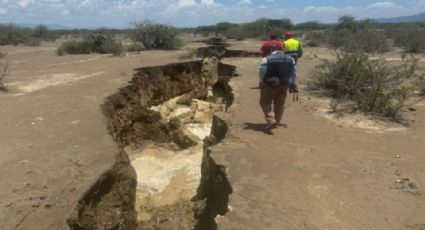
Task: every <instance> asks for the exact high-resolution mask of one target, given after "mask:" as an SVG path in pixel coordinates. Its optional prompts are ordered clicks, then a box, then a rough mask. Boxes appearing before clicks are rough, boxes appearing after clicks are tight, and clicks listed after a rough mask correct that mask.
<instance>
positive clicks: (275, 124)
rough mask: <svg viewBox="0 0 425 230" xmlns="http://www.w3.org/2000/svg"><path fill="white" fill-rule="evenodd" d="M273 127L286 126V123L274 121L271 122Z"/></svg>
mask: <svg viewBox="0 0 425 230" xmlns="http://www.w3.org/2000/svg"><path fill="white" fill-rule="evenodd" d="M273 127H274V128H279V127H284V128H286V127H287V126H286V124H283V123H280V122H276V123H274V124H273Z"/></svg>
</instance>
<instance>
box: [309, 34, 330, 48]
mask: <svg viewBox="0 0 425 230" xmlns="http://www.w3.org/2000/svg"><path fill="white" fill-rule="evenodd" d="M327 38H328V37H327V32H326V31H310V32H307V33H306V34H305V36H304V40H305V44H306V46H310V47H318V46H322V45H326V44H327Z"/></svg>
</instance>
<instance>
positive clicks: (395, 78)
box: [308, 53, 418, 121]
mask: <svg viewBox="0 0 425 230" xmlns="http://www.w3.org/2000/svg"><path fill="white" fill-rule="evenodd" d="M417 68H418V67H417V61H416V60H414V59H403V63H402V64H400V65H397V66H394V65H390V64H389V63H388V62H386V61H384V60H371V59H370V58H369V56H368V55H367V54H364V53H343V54H342V55H341V54H337V59H336V60H326V61H323V63H322V64H320V65H319V66H317V67H316V68H315V70H314V72H313V79H312V80H311V81H310V82H309V83H308V88H309V89H311V90H313V91H315V92H320V93H323V94H325V95H328V96H331V97H332V99H333V100H332V103H331V104H332V106H333V109H334V110H337V109H338V107H341V106H342V108H344V109H350V110H353V111H356V110H359V111H362V112H366V113H371V114H376V115H380V116H383V117H387V118H390V119H392V120H394V121H401V120H402V109H403V107H404V105H405V102H406V99H407V98H408V96H409V95H410V93H411V92H412V91H413V87H412V86H411V82H412V81H413V80H414V79H417V77H418V75H417Z"/></svg>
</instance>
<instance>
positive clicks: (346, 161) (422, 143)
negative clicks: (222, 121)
mask: <svg viewBox="0 0 425 230" xmlns="http://www.w3.org/2000/svg"><path fill="white" fill-rule="evenodd" d="M227 61H228V62H229V63H231V64H234V65H237V66H238V72H239V73H240V74H241V76H240V77H239V78H235V79H233V81H232V82H233V84H234V87H235V91H236V92H237V94H238V95H237V98H236V104H235V105H234V106H233V108H232V109H231V110H232V113H233V117H232V119H233V126H232V129H231V130H232V136H231V137H230V138H229V139H228V140H227V141H226V143H224V144H223V145H221V146H219V147H217V149H216V151H215V154H214V158H215V159H216V160H218V162H219V163H221V164H224V165H226V166H227V167H228V174H229V180H230V182H231V183H232V185H233V189H234V193H233V194H232V195H231V197H230V205H231V207H232V211H231V212H229V213H228V214H227V215H226V216H225V217H221V218H219V219H218V223H219V229H276V230H278V229H335V230H337V229H338V230H340V229H394V230H395V229H424V227H425V221H424V216H425V179H424V178H425V171H424V170H423V165H425V159H424V157H423V149H424V148H425V139H424V137H425V135H424V131H423V130H424V129H423V128H424V123H423V121H421V122H417V123H415V124H414V125H413V126H412V127H410V128H408V129H407V130H403V129H402V130H400V131H395V132H370V131H371V130H369V129H361V128H357V127H355V126H354V127H352V128H350V127H349V126H348V127H347V126H344V125H342V124H338V122H337V121H332V120H329V119H327V118H325V117H323V116H320V115H317V114H318V112H317V111H316V109H315V108H317V106H320V105H318V103H317V102H316V101H314V100H308V97H307V96H306V95H301V97H300V102H299V103H293V102H292V101H291V98H288V99H289V100H288V102H289V103H288V104H287V109H286V112H285V118H284V119H285V123H286V124H287V125H288V128H279V129H277V130H275V131H274V133H275V135H273V136H269V135H266V134H263V133H262V132H261V130H262V128H263V124H264V120H263V115H262V113H261V111H260V108H259V105H258V100H259V91H258V90H254V89H251V87H254V86H255V85H256V84H257V64H256V63H257V62H258V60H256V59H243V60H242V59H229V60H227ZM303 65H304V66H303ZM313 65H314V63H311V62H301V66H303V68H301V70H300V73H299V76H300V82H301V83H302V82H304V81H305V77H306V76H307V75H308V71H309V68H311V67H312V66H313ZM424 115H425V111H424V107H420V108H419V109H418V111H417V114H416V116H418V117H421V118H424V117H425V116H424ZM408 116H414V115H411V114H409V115H408ZM397 154H400V158H398V156H397ZM396 181H397V182H398V183H397V182H396Z"/></svg>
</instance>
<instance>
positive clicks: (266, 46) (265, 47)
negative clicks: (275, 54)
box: [260, 35, 284, 57]
mask: <svg viewBox="0 0 425 230" xmlns="http://www.w3.org/2000/svg"><path fill="white" fill-rule="evenodd" d="M271 46H276V47H277V49H278V50H280V51H283V49H284V47H283V43H282V42H280V41H279V40H277V36H276V35H271V36H270V39H269V40H267V41H264V42H263V44H262V45H261V48H260V52H261V56H263V57H266V56H268V55H269V54H270V47H271Z"/></svg>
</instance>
